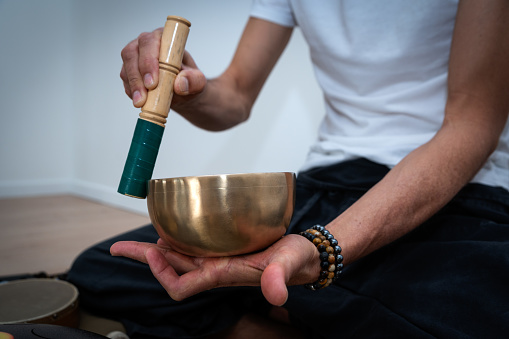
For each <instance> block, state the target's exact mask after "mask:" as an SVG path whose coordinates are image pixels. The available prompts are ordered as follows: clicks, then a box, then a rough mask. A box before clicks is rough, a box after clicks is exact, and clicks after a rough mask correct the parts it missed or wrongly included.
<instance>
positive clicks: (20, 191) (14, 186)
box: [0, 179, 148, 215]
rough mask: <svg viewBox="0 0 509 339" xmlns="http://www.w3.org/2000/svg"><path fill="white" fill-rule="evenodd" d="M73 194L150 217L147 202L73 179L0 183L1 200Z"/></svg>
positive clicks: (106, 187) (114, 190) (98, 185)
mask: <svg viewBox="0 0 509 339" xmlns="http://www.w3.org/2000/svg"><path fill="white" fill-rule="evenodd" d="M56 194H72V195H76V196H79V197H82V198H85V199H89V200H93V201H96V202H99V203H102V204H105V205H109V206H112V207H116V208H120V209H123V210H126V211H130V212H135V213H139V214H143V215H148V212H147V200H146V199H136V198H131V197H127V196H125V195H122V194H119V193H117V190H116V188H112V187H109V186H105V185H100V184H96V183H91V182H87V181H82V180H72V179H50V180H19V181H0V198H21V197H31V196H41V195H56Z"/></svg>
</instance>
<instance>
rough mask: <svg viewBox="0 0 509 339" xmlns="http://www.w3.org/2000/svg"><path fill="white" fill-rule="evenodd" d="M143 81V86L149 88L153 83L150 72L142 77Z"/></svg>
mask: <svg viewBox="0 0 509 339" xmlns="http://www.w3.org/2000/svg"><path fill="white" fill-rule="evenodd" d="M143 82H144V84H145V87H147V88H150V87H152V85H154V78H152V74H150V73H147V74H145V76H144V77H143Z"/></svg>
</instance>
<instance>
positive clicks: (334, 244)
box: [330, 239, 338, 246]
mask: <svg viewBox="0 0 509 339" xmlns="http://www.w3.org/2000/svg"><path fill="white" fill-rule="evenodd" d="M330 244H331V245H332V246H337V244H338V241H337V240H336V239H332V240H331V241H330Z"/></svg>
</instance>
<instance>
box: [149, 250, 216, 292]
mask: <svg viewBox="0 0 509 339" xmlns="http://www.w3.org/2000/svg"><path fill="white" fill-rule="evenodd" d="M145 257H146V259H147V263H148V265H149V266H150V270H151V271H152V274H153V275H154V277H155V278H156V279H157V281H159V283H160V284H161V285H162V286H163V287H164V289H165V290H166V292H168V294H169V295H170V297H171V298H172V299H173V300H176V301H180V300H184V299H186V298H188V297H190V296H193V295H195V294H198V293H199V292H202V291H205V290H208V289H210V288H212V287H213V285H214V283H213V282H212V281H211V280H210V276H208V275H206V274H202V272H201V270H199V269H196V270H193V271H190V272H189V273H186V274H184V275H182V276H179V275H178V274H177V272H176V271H175V269H174V268H173V267H172V266H171V265H170V264H169V263H168V261H167V260H166V258H165V256H163V255H162V254H161V252H159V251H158V250H157V249H155V248H148V249H147V251H146V252H145Z"/></svg>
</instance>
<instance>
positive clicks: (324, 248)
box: [316, 244, 327, 252]
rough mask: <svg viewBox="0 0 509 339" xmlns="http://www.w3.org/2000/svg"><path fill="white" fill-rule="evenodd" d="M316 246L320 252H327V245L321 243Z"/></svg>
mask: <svg viewBox="0 0 509 339" xmlns="http://www.w3.org/2000/svg"><path fill="white" fill-rule="evenodd" d="M316 248H317V249H318V251H319V252H325V250H326V249H327V246H325V245H324V244H320V245H318V246H316Z"/></svg>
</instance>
